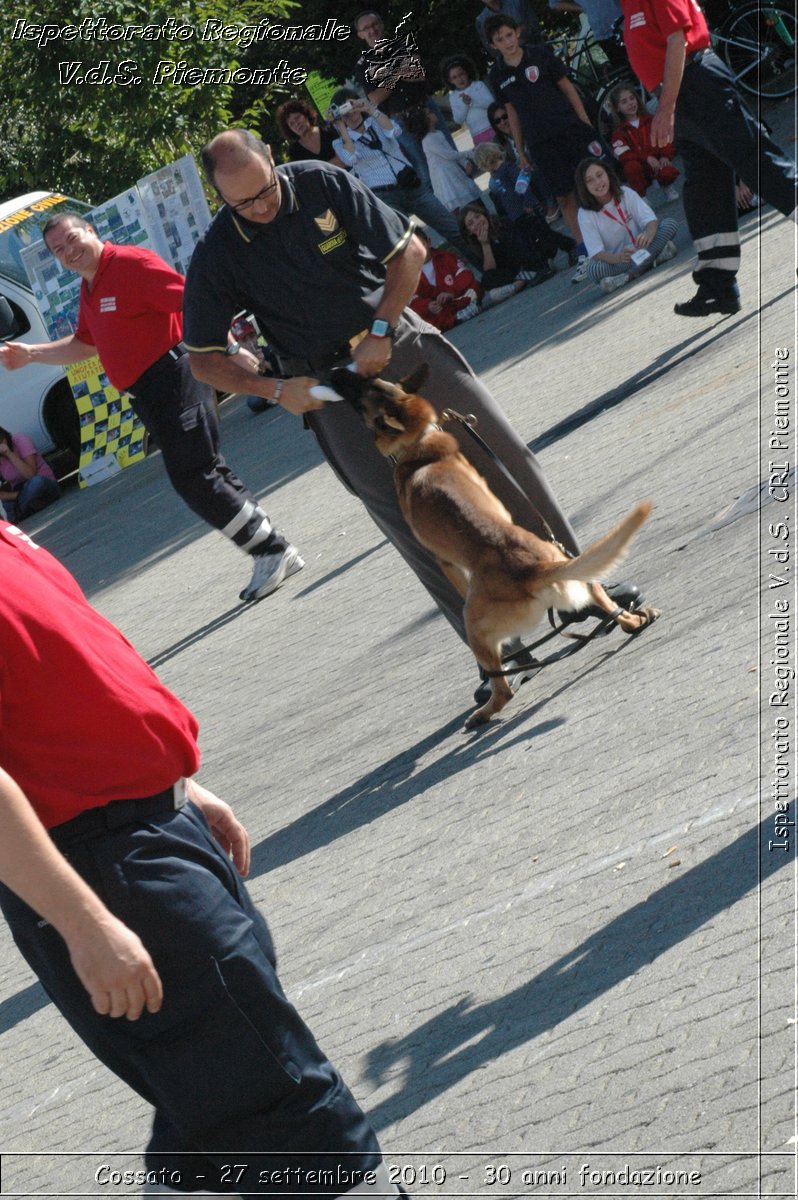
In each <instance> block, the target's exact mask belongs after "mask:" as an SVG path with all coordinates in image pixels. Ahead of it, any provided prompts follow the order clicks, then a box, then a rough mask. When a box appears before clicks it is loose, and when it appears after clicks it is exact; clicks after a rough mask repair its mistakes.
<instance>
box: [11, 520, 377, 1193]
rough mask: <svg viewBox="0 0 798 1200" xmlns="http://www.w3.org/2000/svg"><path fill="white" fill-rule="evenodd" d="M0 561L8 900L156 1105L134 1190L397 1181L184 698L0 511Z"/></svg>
mask: <svg viewBox="0 0 798 1200" xmlns="http://www.w3.org/2000/svg"><path fill="white" fill-rule="evenodd" d="M0 576H2V579H3V588H2V589H0V763H2V769H0V821H2V838H0V908H2V911H3V914H4V916H5V918H6V920H7V921H8V924H9V926H10V929H11V932H12V934H13V937H14V940H15V941H16V943H17V945H18V947H19V949H20V950H21V952H22V954H23V955H24V957H25V959H26V960H27V962H28V963H29V964H30V966H31V968H32V969H33V971H34V972H35V973H36V975H37V976H38V977H39V979H40V980H41V982H42V984H43V985H44V987H45V989H46V991H47V993H48V995H49V996H50V998H51V1000H52V1001H53V1003H54V1004H55V1005H56V1007H57V1008H58V1009H59V1011H60V1012H61V1013H62V1015H63V1016H64V1017H65V1018H66V1020H67V1021H68V1022H69V1024H70V1025H71V1026H72V1028H73V1029H74V1030H75V1032H76V1033H77V1034H78V1036H79V1037H80V1038H81V1039H82V1040H83V1042H84V1043H85V1044H86V1045H87V1046H88V1048H89V1049H90V1050H91V1051H92V1053H93V1054H95V1055H96V1056H97V1058H98V1059H99V1060H100V1061H101V1062H103V1063H105V1065H106V1066H107V1067H109V1068H110V1070H112V1071H113V1072H115V1074H116V1075H118V1076H119V1077H120V1078H121V1079H122V1080H123V1081H124V1082H125V1083H127V1084H128V1085H129V1086H130V1087H131V1088H133V1089H134V1090H135V1091H136V1092H138V1093H139V1095H141V1096H143V1098H144V1099H145V1100H146V1101H148V1102H149V1103H150V1104H151V1105H152V1106H153V1108H154V1110H155V1114H154V1122H153V1130H152V1136H151V1138H150V1141H149V1145H148V1147H147V1152H146V1155H145V1168H146V1176H147V1177H146V1178H145V1179H142V1180H141V1181H140V1182H142V1183H145V1184H146V1188H145V1191H144V1195H151V1194H152V1195H161V1194H163V1193H170V1192H172V1191H174V1192H175V1194H177V1193H178V1192H179V1193H181V1194H185V1193H187V1192H191V1193H196V1192H198V1191H201V1194H202V1195H211V1194H215V1193H217V1192H225V1193H228V1194H229V1193H230V1190H231V1189H230V1184H234V1185H235V1184H237V1185H238V1186H237V1188H236V1192H235V1194H238V1193H239V1192H243V1193H246V1194H247V1195H250V1194H256V1195H275V1194H282V1195H286V1194H287V1193H291V1192H300V1193H303V1194H305V1195H307V1194H308V1193H309V1194H311V1195H315V1196H318V1197H323V1198H324V1200H332V1198H333V1197H335V1196H339V1195H342V1194H345V1193H347V1192H353V1191H357V1194H358V1196H359V1198H361V1200H362V1193H363V1192H366V1193H368V1192H372V1193H376V1194H378V1195H380V1196H384V1195H386V1193H387V1195H389V1196H393V1195H396V1194H397V1193H396V1189H395V1188H394V1187H392V1186H391V1185H390V1183H389V1181H388V1177H387V1171H386V1169H385V1167H384V1165H383V1163H382V1155H381V1152H380V1148H379V1144H378V1142H377V1138H376V1136H375V1134H374V1132H373V1130H372V1129H371V1126H370V1125H369V1123H368V1121H367V1120H366V1118H365V1116H364V1115H363V1113H362V1112H361V1110H360V1108H359V1107H358V1105H357V1104H356V1102H355V1100H354V1098H353V1097H352V1095H351V1093H350V1091H349V1089H348V1088H347V1087H346V1085H345V1084H344V1082H343V1080H342V1079H341V1077H340V1075H339V1074H338V1072H337V1071H336V1070H335V1068H334V1067H333V1065H332V1063H330V1062H329V1060H328V1059H327V1058H326V1056H325V1055H324V1054H323V1052H322V1051H321V1050H320V1049H319V1047H318V1045H317V1044H316V1042H315V1040H314V1038H313V1036H312V1034H311V1033H310V1030H309V1029H308V1028H307V1026H306V1025H305V1024H304V1022H303V1021H302V1019H301V1017H300V1016H299V1014H298V1013H297V1011H296V1009H294V1007H293V1006H292V1005H291V1004H290V1002H289V1001H288V999H287V998H286V996H285V993H284V992H283V990H282V987H281V986H280V981H279V979H278V977H277V972H276V966H275V954H274V947H273V944H272V939H271V936H270V934H269V930H268V928H267V926H266V922H265V921H264V919H263V917H262V916H261V915H260V913H259V912H258V911H257V910H256V909H255V907H254V906H253V904H252V901H251V900H250V898H249V896H248V894H247V892H246V889H245V888H244V885H243V883H242V881H241V877H242V876H243V875H246V873H247V871H248V869H249V861H250V850H249V838H248V837H247V833H246V830H245V829H244V828H243V826H242V825H241V823H240V822H239V821H238V820H237V819H236V817H235V815H234V814H233V811H232V809H231V808H230V806H229V805H227V804H225V803H224V802H223V801H222V800H219V799H218V798H217V797H216V796H214V795H213V794H212V793H211V792H209V791H208V790H207V789H206V788H204V787H202V786H201V785H200V784H198V783H197V782H196V781H195V780H193V779H191V778H190V776H192V775H193V774H194V772H195V771H196V770H197V768H198V766H199V758H200V756H199V749H198V746H197V722H196V719H195V717H194V716H193V714H192V713H191V712H189V710H188V709H187V708H185V707H184V705H183V704H181V702H180V700H178V698H177V697H176V696H174V695H173V694H172V693H171V692H170V691H168V690H167V688H165V687H164V686H163V684H162V683H161V682H160V680H159V679H158V677H157V675H156V674H155V672H154V671H153V670H151V668H150V667H149V666H148V665H147V664H146V663H145V662H144V660H143V659H142V658H140V657H139V655H138V654H137V653H136V651H135V650H134V649H133V647H132V646H131V645H130V643H129V642H128V641H127V639H126V638H124V637H123V635H122V634H121V633H120V632H119V630H118V629H116V628H115V626H113V625H112V624H111V622H110V621H107V620H106V619H105V617H103V616H101V615H100V614H99V613H98V612H96V611H95V610H94V609H93V608H91V606H90V605H89V604H88V602H87V601H86V599H85V597H84V596H83V593H82V592H81V590H80V588H79V587H78V585H77V583H76V582H75V580H74V579H73V578H72V576H71V575H70V574H69V572H68V571H67V570H66V568H65V567H63V566H62V565H61V564H60V563H59V562H58V561H57V560H56V559H54V558H53V557H52V556H51V555H50V554H48V553H47V551H46V550H44V549H42V548H41V547H39V546H37V545H35V544H34V543H33V542H32V541H31V540H30V538H28V537H27V536H26V535H25V534H24V533H23V532H22V530H20V529H17V528H16V527H15V526H13V525H9V524H7V523H6V522H0ZM20 680H24V686H20V683H19V681H20ZM64 680H68V681H69V703H66V704H65V703H64ZM105 729H110V730H112V731H113V736H112V737H104V736H101V735H100V731H101V730H105ZM121 1018H126V1019H125V1020H122V1019H121ZM231 1162H235V1163H236V1164H239V1169H238V1171H236V1172H235V1173H233V1172H231V1170H230V1164H231ZM242 1168H243V1169H242ZM278 1176H281V1179H280V1180H278V1178H277V1177H278ZM205 1188H210V1191H205V1190H204V1189H205ZM136 1194H137V1195H138V1194H139V1193H138V1192H137V1193H136Z"/></svg>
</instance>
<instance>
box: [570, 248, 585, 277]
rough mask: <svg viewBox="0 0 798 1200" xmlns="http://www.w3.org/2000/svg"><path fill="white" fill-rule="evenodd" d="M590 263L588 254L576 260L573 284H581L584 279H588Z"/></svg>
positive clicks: (581, 255)
mask: <svg viewBox="0 0 798 1200" xmlns="http://www.w3.org/2000/svg"><path fill="white" fill-rule="evenodd" d="M588 261H589V259H588V256H587V255H586V254H580V255H579V258H578V259H577V260H576V270H575V271H574V273H573V275H572V276H571V283H581V282H582V280H583V279H587V264H588Z"/></svg>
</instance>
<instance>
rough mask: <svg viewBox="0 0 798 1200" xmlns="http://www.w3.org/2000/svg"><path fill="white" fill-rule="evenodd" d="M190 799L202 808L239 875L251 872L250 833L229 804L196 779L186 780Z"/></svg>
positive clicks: (215, 835)
mask: <svg viewBox="0 0 798 1200" xmlns="http://www.w3.org/2000/svg"><path fill="white" fill-rule="evenodd" d="M186 789H187V791H188V796H189V799H190V800H192V801H193V803H194V804H196V806H197V808H199V809H200V811H201V812H202V815H203V816H204V817H205V820H206V821H207V822H208V824H209V825H210V827H211V831H212V833H213V836H214V837H215V838H216V840H217V842H218V843H219V845H220V846H221V847H222V849H223V850H224V852H225V854H229V855H230V857H231V858H232V860H233V865H234V866H235V868H236V870H237V871H238V873H239V875H248V874H249V864H250V848H249V834H248V833H247V831H246V829H245V828H244V826H243V825H242V824H241V822H240V821H239V819H238V817H237V816H236V815H235V813H234V812H233V810H232V808H231V807H230V805H229V804H225V802H224V800H220V799H219V797H218V796H214V794H213V792H209V791H208V789H207V788H205V787H203V786H202V784H201V783H197V781H196V779H189V780H187V782H186Z"/></svg>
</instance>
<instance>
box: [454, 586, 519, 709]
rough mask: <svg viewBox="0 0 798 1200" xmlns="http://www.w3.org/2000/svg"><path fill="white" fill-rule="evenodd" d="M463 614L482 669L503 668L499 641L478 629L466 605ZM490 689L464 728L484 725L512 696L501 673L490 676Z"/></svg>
mask: <svg viewBox="0 0 798 1200" xmlns="http://www.w3.org/2000/svg"><path fill="white" fill-rule="evenodd" d="M464 616H465V620H466V633H467V635H468V644H469V646H470V647H471V650H472V652H473V654H474V657H475V658H476V660H477V662H478V663H479V665H480V666H481V667H482V669H483V671H488V672H490V671H501V670H502V669H503V664H502V653H501V641H498V640H496V638H495V637H490V636H489V635H488V634H487V632H486V631H481V630H480V629H479V626H478V622H477V621H476V620H475V619H474V616H473V612H471V613H470V612H469V606H468V605H466V608H465V612H464ZM490 689H491V690H490V699H489V700H487V701H486V702H485V703H484V704H483V705H482V707H481V708H477V709H476V710H475V711H474V712H472V714H471V716H470V717H469V718H468V720H467V721H466V723H465V727H466V729H474V728H476V726H477V725H484V724H485V722H486V721H489V720H490V719H491V717H493V716H495V715H496V713H497V712H501V710H502V709H503V708H504V706H505V704H507V702H508V701H509V700H512V698H513V689H512V688H511V687H510V685H509V683H508V682H507V679H506V678H505V677H504V676H503V675H492V676H491V680H490Z"/></svg>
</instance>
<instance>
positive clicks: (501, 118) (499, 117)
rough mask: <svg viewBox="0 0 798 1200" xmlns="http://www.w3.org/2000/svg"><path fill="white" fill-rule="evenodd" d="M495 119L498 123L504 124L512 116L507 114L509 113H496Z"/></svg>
mask: <svg viewBox="0 0 798 1200" xmlns="http://www.w3.org/2000/svg"><path fill="white" fill-rule="evenodd" d="M493 119H494V121H495V122H496V124H497V125H503V124H504V122H505V121H509V120H510V118H509V117H508V116H507V113H494V114H493Z"/></svg>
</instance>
